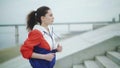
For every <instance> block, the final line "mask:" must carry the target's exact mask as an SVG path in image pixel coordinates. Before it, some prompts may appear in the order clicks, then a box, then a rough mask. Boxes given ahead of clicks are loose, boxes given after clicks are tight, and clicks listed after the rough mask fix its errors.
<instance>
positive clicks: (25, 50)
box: [20, 29, 50, 59]
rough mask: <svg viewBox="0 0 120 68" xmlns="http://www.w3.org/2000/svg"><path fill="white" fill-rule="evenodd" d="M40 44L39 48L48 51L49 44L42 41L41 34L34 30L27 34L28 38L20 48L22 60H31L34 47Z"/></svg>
mask: <svg viewBox="0 0 120 68" xmlns="http://www.w3.org/2000/svg"><path fill="white" fill-rule="evenodd" d="M38 44H40V46H39V47H41V48H44V49H46V50H50V46H49V44H48V43H47V42H46V40H45V39H44V37H43V35H42V33H41V32H40V31H39V30H37V29H35V30H32V31H31V32H29V35H28V38H27V39H26V40H25V42H24V44H23V45H22V46H21V49H20V51H21V54H22V56H23V57H24V58H27V59H29V58H31V56H32V53H33V49H34V47H35V46H36V45H38Z"/></svg>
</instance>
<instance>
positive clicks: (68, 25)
mask: <svg viewBox="0 0 120 68" xmlns="http://www.w3.org/2000/svg"><path fill="white" fill-rule="evenodd" d="M68 32H70V24H69V23H68Z"/></svg>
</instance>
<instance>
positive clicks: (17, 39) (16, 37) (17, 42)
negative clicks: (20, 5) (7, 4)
mask: <svg viewBox="0 0 120 68" xmlns="http://www.w3.org/2000/svg"><path fill="white" fill-rule="evenodd" d="M15 44H16V45H17V46H18V45H19V31H18V25H15Z"/></svg>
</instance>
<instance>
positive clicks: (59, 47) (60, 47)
mask: <svg viewBox="0 0 120 68" xmlns="http://www.w3.org/2000/svg"><path fill="white" fill-rule="evenodd" d="M57 51H58V52H61V51H62V46H60V45H59V44H58V46H57Z"/></svg>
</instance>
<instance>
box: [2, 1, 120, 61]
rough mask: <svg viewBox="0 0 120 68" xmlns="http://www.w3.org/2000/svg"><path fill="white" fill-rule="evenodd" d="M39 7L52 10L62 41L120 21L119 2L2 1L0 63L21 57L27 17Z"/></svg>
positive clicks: (55, 28)
mask: <svg viewBox="0 0 120 68" xmlns="http://www.w3.org/2000/svg"><path fill="white" fill-rule="evenodd" d="M40 6H48V7H50V8H51V10H52V12H53V15H54V18H55V19H54V24H53V27H54V31H55V32H56V34H57V35H58V36H60V37H61V38H62V39H66V38H69V37H72V36H75V35H79V34H83V33H85V32H88V31H91V30H94V29H97V28H100V27H102V26H105V25H109V24H113V23H119V22H120V0H0V54H1V55H0V58H3V59H0V63H3V62H5V61H7V60H9V59H11V58H14V57H16V56H19V54H20V53H19V47H20V45H21V44H23V42H24V40H25V39H26V38H27V34H28V32H27V30H26V16H27V15H28V13H29V12H30V11H32V10H35V11H36V9H37V8H38V7H40ZM12 53H13V54H12ZM5 56H6V57H5Z"/></svg>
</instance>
